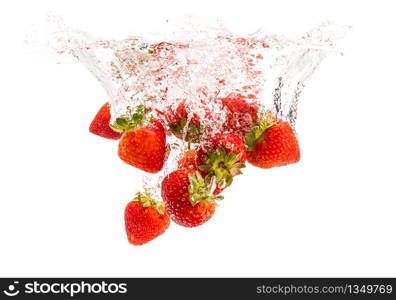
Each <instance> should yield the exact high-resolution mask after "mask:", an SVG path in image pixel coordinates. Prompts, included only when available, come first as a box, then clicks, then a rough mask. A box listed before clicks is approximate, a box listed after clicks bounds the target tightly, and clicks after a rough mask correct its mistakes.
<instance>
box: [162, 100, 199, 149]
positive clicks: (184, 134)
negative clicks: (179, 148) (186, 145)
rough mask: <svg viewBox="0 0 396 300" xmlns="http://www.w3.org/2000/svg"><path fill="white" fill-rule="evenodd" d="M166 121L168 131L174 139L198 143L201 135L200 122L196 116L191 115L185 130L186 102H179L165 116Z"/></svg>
mask: <svg viewBox="0 0 396 300" xmlns="http://www.w3.org/2000/svg"><path fill="white" fill-rule="evenodd" d="M166 120H167V122H168V127H169V131H171V132H172V133H173V134H174V135H175V136H176V137H178V138H180V139H183V138H184V140H185V141H187V142H191V143H198V142H199V140H200V137H201V135H202V128H201V122H200V118H199V116H198V115H196V114H193V116H192V118H191V120H190V122H189V123H188V128H187V130H186V129H185V126H186V125H187V122H188V111H187V107H186V101H182V102H180V104H179V105H178V106H177V108H176V110H175V111H171V112H169V113H168V114H167V116H166Z"/></svg>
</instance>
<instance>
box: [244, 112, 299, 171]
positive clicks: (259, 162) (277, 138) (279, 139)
mask: <svg viewBox="0 0 396 300" xmlns="http://www.w3.org/2000/svg"><path fill="white" fill-rule="evenodd" d="M245 143H246V146H247V160H248V162H249V163H251V164H252V165H254V166H256V167H260V168H272V167H280V166H284V165H288V164H292V163H296V162H298V161H299V160H300V148H299V145H298V140H297V137H296V135H295V134H294V131H293V128H292V127H291V126H290V124H289V123H288V122H282V121H277V120H275V119H274V118H272V117H271V116H269V118H267V120H260V121H259V122H258V123H257V124H256V125H255V126H254V128H253V130H252V131H250V132H249V133H248V134H247V135H246V138H245Z"/></svg>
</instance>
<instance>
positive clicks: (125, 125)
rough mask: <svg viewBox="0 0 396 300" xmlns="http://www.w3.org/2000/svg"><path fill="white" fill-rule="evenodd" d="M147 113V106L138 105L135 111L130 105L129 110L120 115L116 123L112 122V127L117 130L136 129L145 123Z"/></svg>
mask: <svg viewBox="0 0 396 300" xmlns="http://www.w3.org/2000/svg"><path fill="white" fill-rule="evenodd" d="M146 113H147V111H146V107H144V105H142V104H140V105H138V106H136V108H135V110H134V111H133V110H132V109H131V108H130V107H128V110H127V112H126V113H125V114H124V115H122V116H121V117H118V118H117V119H116V120H115V122H114V124H110V127H111V129H113V130H114V131H117V132H125V131H128V130H133V129H136V128H137V127H139V126H141V125H143V121H144V120H145V117H146Z"/></svg>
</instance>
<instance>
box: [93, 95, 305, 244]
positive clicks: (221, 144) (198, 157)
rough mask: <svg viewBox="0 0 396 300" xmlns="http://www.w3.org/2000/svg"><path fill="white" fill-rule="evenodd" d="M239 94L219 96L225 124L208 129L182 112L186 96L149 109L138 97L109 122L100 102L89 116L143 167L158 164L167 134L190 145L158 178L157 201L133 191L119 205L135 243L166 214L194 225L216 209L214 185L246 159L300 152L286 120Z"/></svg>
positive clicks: (126, 157) (261, 162)
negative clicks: (168, 107) (159, 109)
mask: <svg viewBox="0 0 396 300" xmlns="http://www.w3.org/2000/svg"><path fill="white" fill-rule="evenodd" d="M247 100H248V99H247V98H246V97H244V96H242V95H241V94H231V95H229V96H228V97H225V98H222V99H221V102H222V105H223V109H224V110H225V111H226V114H227V118H226V121H225V122H224V125H223V126H224V130H222V131H221V133H217V134H214V135H210V134H207V131H208V129H207V128H203V127H204V126H203V124H202V122H201V120H200V118H199V116H197V115H194V116H192V117H191V116H190V117H189V115H188V113H187V107H186V106H187V105H188V104H186V102H185V101H181V102H180V103H179V105H178V106H177V108H176V109H175V110H173V111H169V112H166V113H159V114H156V117H154V116H153V114H150V113H151V111H150V109H148V108H146V107H144V106H143V105H139V106H137V107H136V108H134V109H133V110H132V109H131V110H129V111H128V112H127V113H126V114H125V115H124V116H122V117H119V118H117V119H116V120H115V122H114V123H112V124H110V106H109V104H108V103H106V104H105V105H103V107H102V108H101V109H100V110H99V112H98V113H97V115H96V117H95V118H94V120H93V121H92V123H91V126H90V132H92V133H94V134H96V135H99V136H101V137H104V138H108V139H120V141H119V145H118V155H119V157H120V158H121V159H122V160H123V161H124V162H126V163H127V164H129V165H132V166H134V167H136V168H139V169H141V170H143V171H146V172H149V173H157V172H159V171H161V170H162V168H163V166H164V163H165V161H166V159H167V156H168V152H169V147H168V146H167V143H166V138H167V135H171V134H173V135H174V136H176V137H178V138H181V139H183V140H185V141H187V142H189V143H192V144H193V145H196V147H195V149H193V150H189V151H187V152H185V153H184V154H183V156H182V157H181V158H180V160H179V161H178V169H177V170H175V171H173V172H171V173H169V174H167V176H166V177H165V178H164V179H163V181H162V184H161V195H162V198H163V202H162V201H156V200H154V199H152V198H151V197H150V195H147V194H143V193H138V195H137V196H136V197H135V199H134V200H133V201H131V202H130V203H129V204H128V205H127V207H126V209H125V227H126V233H127V237H128V240H129V242H130V243H131V244H134V245H141V244H144V243H147V242H148V241H150V240H152V239H154V238H156V237H157V236H159V235H160V234H162V233H163V232H165V230H166V229H167V228H168V226H169V224H170V220H172V221H173V222H175V223H177V224H179V225H181V226H185V227H195V226H199V225H202V224H203V223H205V222H207V221H208V220H209V219H210V218H211V217H212V216H213V214H214V212H215V208H216V201H217V200H220V199H222V198H223V197H222V196H221V195H220V193H221V192H222V191H223V190H224V189H225V188H227V187H228V186H230V185H231V184H232V182H233V178H234V177H235V176H237V175H239V174H241V169H242V168H244V167H245V162H246V161H248V162H249V163H250V164H252V165H254V166H257V167H260V168H272V167H276V166H284V165H287V164H291V163H295V162H297V161H299V159H300V150H299V146H298V141H297V138H296V136H295V134H294V131H293V129H292V127H291V126H290V124H289V123H288V122H285V121H281V120H277V119H276V118H274V117H273V116H272V115H271V114H270V113H266V114H262V113H259V105H258V104H257V103H256V102H254V101H247Z"/></svg>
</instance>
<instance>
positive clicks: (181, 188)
mask: <svg viewBox="0 0 396 300" xmlns="http://www.w3.org/2000/svg"><path fill="white" fill-rule="evenodd" d="M213 183H214V182H213V181H212V182H211V183H209V184H208V183H206V182H205V181H204V179H203V178H202V176H201V175H200V174H199V172H197V171H194V170H191V169H178V170H176V171H173V172H172V173H170V174H169V175H168V176H166V177H165V178H164V180H163V181H162V184H161V195H162V198H163V199H164V201H165V210H166V212H167V213H168V214H169V215H170V217H171V219H172V221H173V222H175V223H177V224H179V225H181V226H185V227H196V226H199V225H202V224H203V223H205V222H207V221H208V220H209V219H210V218H211V217H212V216H213V214H214V212H215V200H220V199H223V198H222V197H221V196H214V195H213V194H212V191H211V190H212V189H213Z"/></svg>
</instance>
